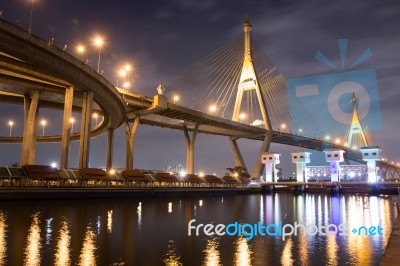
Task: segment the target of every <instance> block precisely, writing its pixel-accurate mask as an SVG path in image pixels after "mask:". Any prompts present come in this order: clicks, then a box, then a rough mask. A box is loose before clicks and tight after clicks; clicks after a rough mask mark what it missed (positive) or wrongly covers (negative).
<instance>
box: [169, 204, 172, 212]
mask: <svg viewBox="0 0 400 266" xmlns="http://www.w3.org/2000/svg"><path fill="white" fill-rule="evenodd" d="M171 212H172V202H169V203H168V213H171Z"/></svg>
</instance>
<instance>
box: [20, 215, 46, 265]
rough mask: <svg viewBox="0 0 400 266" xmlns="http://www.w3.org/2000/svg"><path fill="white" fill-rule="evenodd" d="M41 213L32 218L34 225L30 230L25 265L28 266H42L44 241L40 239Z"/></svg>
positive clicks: (32, 224)
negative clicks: (41, 252)
mask: <svg viewBox="0 0 400 266" xmlns="http://www.w3.org/2000/svg"><path fill="white" fill-rule="evenodd" d="M39 216H40V213H39V212H37V213H35V214H34V215H33V216H32V223H31V226H30V228H29V230H28V238H27V239H26V247H25V252H24V254H25V259H24V264H25V265H27V266H34V265H40V260H41V256H40V251H41V248H42V243H41V241H42V239H41V237H40V226H39V224H40V220H39Z"/></svg>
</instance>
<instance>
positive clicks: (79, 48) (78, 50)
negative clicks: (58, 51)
mask: <svg viewBox="0 0 400 266" xmlns="http://www.w3.org/2000/svg"><path fill="white" fill-rule="evenodd" d="M85 50H86V48H85V46H83V45H81V44H79V45H78V46H77V47H76V51H77V52H78V53H80V54H83V53H84V52H85Z"/></svg>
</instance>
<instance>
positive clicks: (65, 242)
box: [54, 221, 71, 266]
mask: <svg viewBox="0 0 400 266" xmlns="http://www.w3.org/2000/svg"><path fill="white" fill-rule="evenodd" d="M70 245H71V235H70V232H69V227H68V223H67V222H66V221H62V223H61V228H60V231H59V233H58V238H57V246H56V251H55V256H54V265H56V266H67V265H71V259H70Z"/></svg>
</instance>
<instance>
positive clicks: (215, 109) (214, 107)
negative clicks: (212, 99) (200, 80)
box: [208, 105, 217, 113]
mask: <svg viewBox="0 0 400 266" xmlns="http://www.w3.org/2000/svg"><path fill="white" fill-rule="evenodd" d="M208 110H209V111H210V112H211V113H214V112H215V111H217V106H215V105H211V106H210V107H209V108H208Z"/></svg>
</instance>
